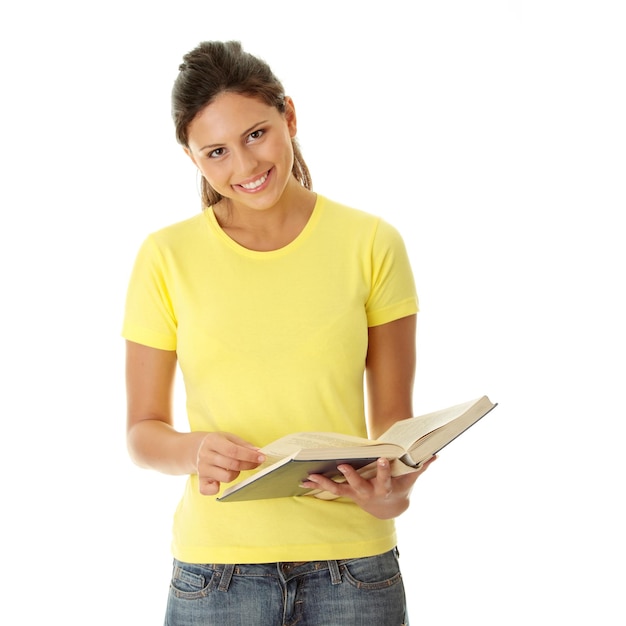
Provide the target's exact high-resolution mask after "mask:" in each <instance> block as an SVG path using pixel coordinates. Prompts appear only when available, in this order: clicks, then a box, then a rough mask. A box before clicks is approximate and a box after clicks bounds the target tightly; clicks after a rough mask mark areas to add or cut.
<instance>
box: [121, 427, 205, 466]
mask: <svg viewBox="0 0 626 626" xmlns="http://www.w3.org/2000/svg"><path fill="white" fill-rule="evenodd" d="M205 436H206V433H204V432H195V433H181V432H178V431H177V430H175V429H174V428H173V427H172V426H170V425H169V424H167V423H165V422H163V421H161V420H158V419H144V420H142V421H140V422H137V423H135V424H134V425H132V426H131V427H130V428H129V430H128V433H127V445H128V451H129V454H130V457H131V459H132V460H133V462H134V463H136V464H137V465H139V466H140V467H144V468H148V469H154V470H157V471H159V472H163V473H164V474H174V475H184V474H196V473H197V459H198V450H199V448H200V444H201V443H202V440H203V439H204V437H205Z"/></svg>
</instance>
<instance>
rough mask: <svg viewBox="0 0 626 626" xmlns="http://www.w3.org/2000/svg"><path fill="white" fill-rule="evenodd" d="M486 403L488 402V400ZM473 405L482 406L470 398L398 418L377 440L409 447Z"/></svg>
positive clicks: (481, 403)
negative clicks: (462, 401) (453, 404)
mask: <svg viewBox="0 0 626 626" xmlns="http://www.w3.org/2000/svg"><path fill="white" fill-rule="evenodd" d="M487 404H490V403H489V401H488V400H487ZM474 405H476V406H477V407H478V406H480V407H482V405H483V402H482V401H480V402H479V401H477V400H472V401H470V402H465V403H463V404H458V405H456V406H452V407H450V408H448V409H443V410H441V411H435V412H434V413H428V414H426V415H422V416H421V417H415V418H409V419H405V420H400V421H398V422H396V423H395V424H393V426H391V428H389V429H388V430H387V431H386V432H385V433H384V434H383V435H382V436H381V437H380V438H379V441H384V442H389V443H395V444H396V445H400V446H402V447H403V448H405V449H408V448H410V447H411V444H413V443H414V442H416V441H417V440H419V439H420V438H421V437H423V436H424V435H427V434H428V433H429V432H431V431H433V430H436V429H437V428H440V427H441V426H444V425H445V424H447V423H448V422H451V421H453V420H455V419H457V418H458V417H460V416H462V415H463V414H464V413H465V412H466V411H467V410H468V409H470V408H473V407H474Z"/></svg>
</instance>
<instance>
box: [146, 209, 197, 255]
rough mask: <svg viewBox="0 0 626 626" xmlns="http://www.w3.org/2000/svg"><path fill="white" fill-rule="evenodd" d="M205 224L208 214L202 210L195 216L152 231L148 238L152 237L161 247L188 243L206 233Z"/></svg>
mask: <svg viewBox="0 0 626 626" xmlns="http://www.w3.org/2000/svg"><path fill="white" fill-rule="evenodd" d="M205 226H206V215H205V214H204V212H202V213H198V214H197V215H194V216H193V217H189V218H187V219H185V220H181V221H180V222H175V223H173V224H170V225H168V226H165V227H163V228H160V229H159V230H156V231H154V232H152V233H150V235H148V239H151V240H152V241H153V242H154V243H156V244H157V245H158V246H159V247H165V248H169V247H171V246H177V245H186V244H188V243H189V242H190V241H192V240H193V239H194V238H196V237H198V236H202V235H204V234H205V233H206V230H205Z"/></svg>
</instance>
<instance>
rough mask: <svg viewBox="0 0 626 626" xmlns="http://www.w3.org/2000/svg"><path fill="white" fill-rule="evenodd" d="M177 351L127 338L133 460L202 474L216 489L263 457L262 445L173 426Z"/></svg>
mask: <svg viewBox="0 0 626 626" xmlns="http://www.w3.org/2000/svg"><path fill="white" fill-rule="evenodd" d="M175 371H176V352H173V351H168V350H157V349H156V348H150V347H148V346H143V345H140V344H138V343H134V342H132V341H127V342H126V394H127V409H128V413H127V427H126V438H127V443H128V450H129V454H130V456H131V458H132V459H133V461H134V462H135V463H136V464H137V465H139V466H141V467H146V468H151V469H155V470H158V471H161V472H164V473H166V474H198V477H199V479H200V480H199V482H200V491H201V493H203V494H205V495H212V494H214V493H217V491H218V490H219V487H220V482H230V481H232V480H234V479H235V478H236V477H237V476H238V475H239V472H240V471H241V470H244V469H253V468H255V467H257V466H258V464H259V462H261V461H262V460H263V459H262V457H260V455H259V453H258V450H257V448H255V447H254V446H252V445H251V444H249V443H247V442H246V441H243V440H242V439H240V438H239V437H236V436H235V435H231V434H229V433H207V432H191V433H181V432H178V431H177V430H175V429H174V426H173V416H172V395H173V386H174V375H175Z"/></svg>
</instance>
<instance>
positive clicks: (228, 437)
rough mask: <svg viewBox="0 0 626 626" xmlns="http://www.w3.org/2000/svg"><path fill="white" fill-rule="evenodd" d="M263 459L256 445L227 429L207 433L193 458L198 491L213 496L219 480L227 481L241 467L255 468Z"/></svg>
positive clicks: (221, 481) (219, 484)
mask: <svg viewBox="0 0 626 626" xmlns="http://www.w3.org/2000/svg"><path fill="white" fill-rule="evenodd" d="M263 461H265V457H264V456H263V454H261V453H260V452H259V449H258V448H257V447H255V446H253V445H252V444H250V443H248V442H247V441H245V440H243V439H241V438H240V437H237V436H236V435H233V434H231V433H223V432H215V433H207V434H206V435H205V436H204V438H203V439H202V441H201V442H200V446H199V448H198V455H197V460H196V466H197V473H198V484H199V489H200V493H201V494H202V495H205V496H213V495H215V494H216V493H217V492H218V491H219V490H220V486H221V483H229V482H231V481H233V480H235V478H237V476H239V473H240V472H242V471H243V470H251V469H255V468H257V467H258V466H259V464H260V463H263Z"/></svg>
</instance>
